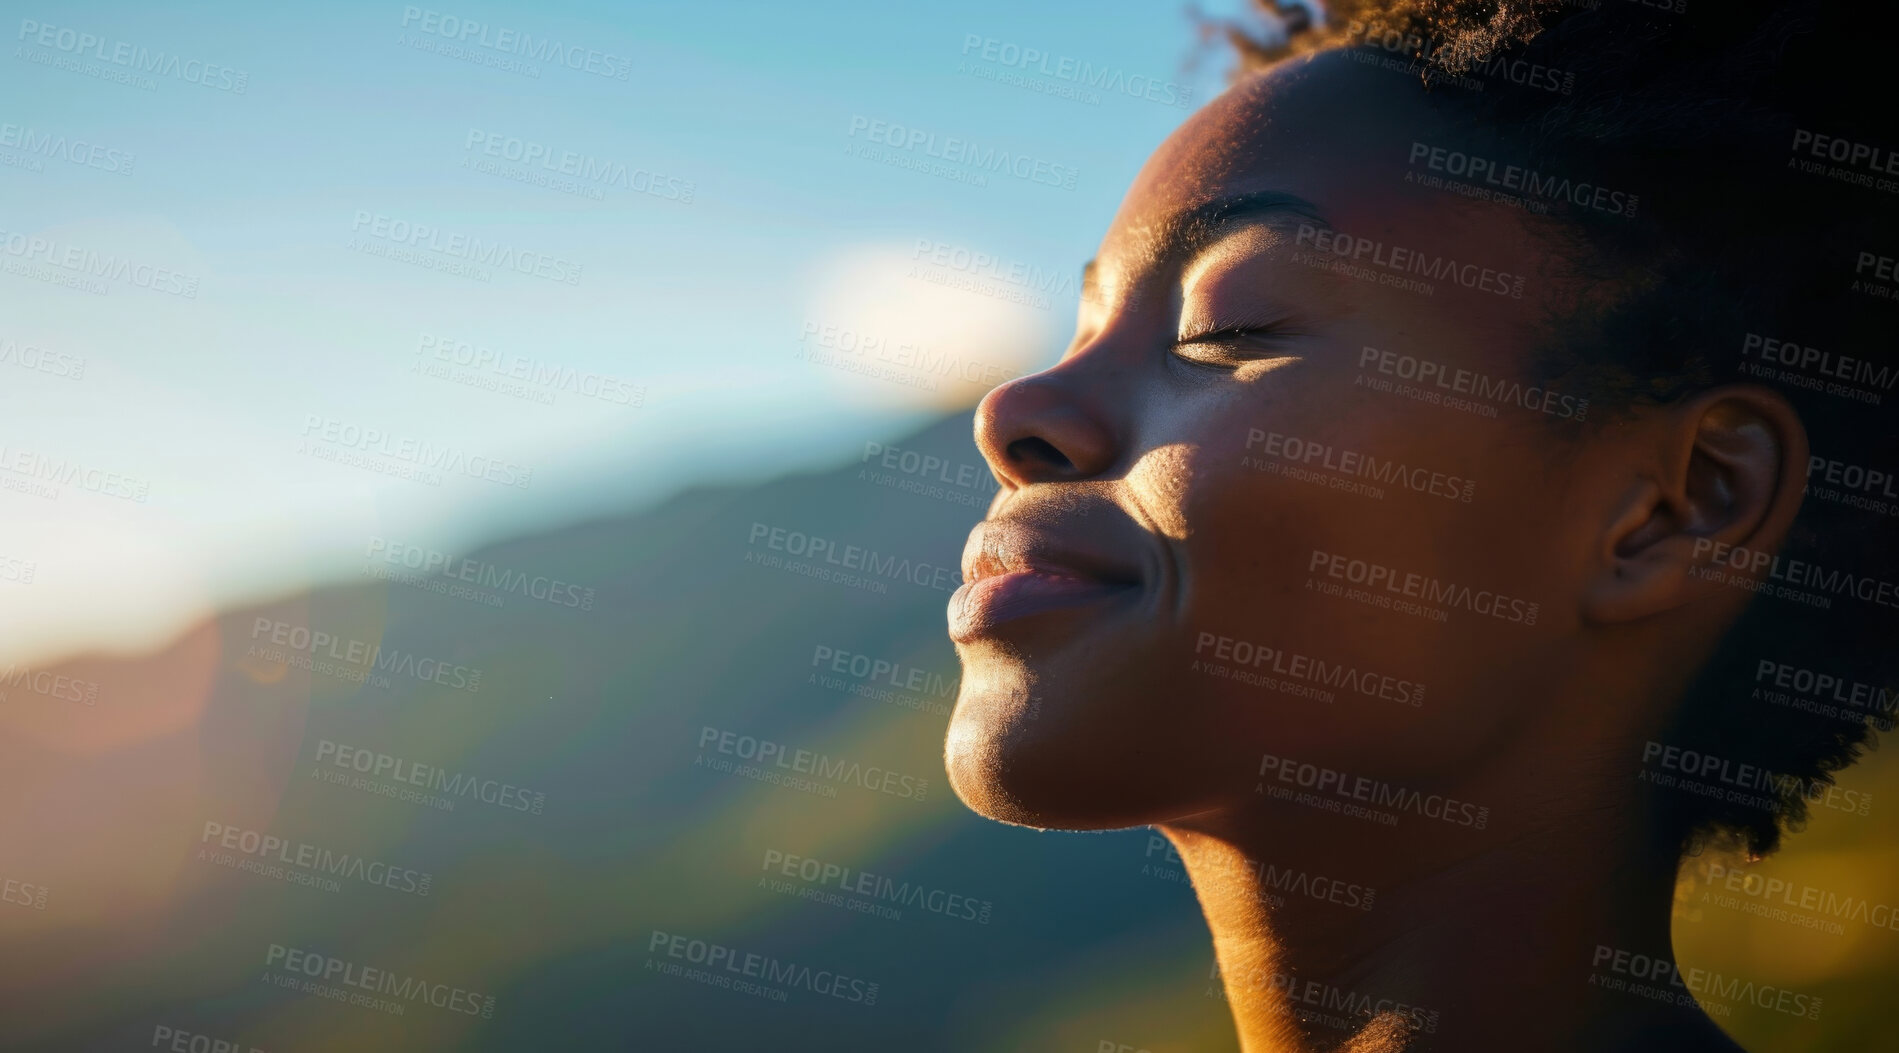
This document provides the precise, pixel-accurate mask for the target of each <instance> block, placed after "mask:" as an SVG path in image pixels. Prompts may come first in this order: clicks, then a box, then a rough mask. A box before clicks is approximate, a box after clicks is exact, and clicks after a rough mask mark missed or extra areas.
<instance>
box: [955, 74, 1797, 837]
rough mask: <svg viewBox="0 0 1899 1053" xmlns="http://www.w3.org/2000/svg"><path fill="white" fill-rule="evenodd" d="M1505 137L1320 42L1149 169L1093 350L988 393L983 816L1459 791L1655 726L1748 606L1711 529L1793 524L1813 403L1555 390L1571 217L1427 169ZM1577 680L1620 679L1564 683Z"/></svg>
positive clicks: (1109, 815)
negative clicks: (1558, 234)
mask: <svg viewBox="0 0 1899 1053" xmlns="http://www.w3.org/2000/svg"><path fill="white" fill-rule="evenodd" d="M1485 134H1486V133H1485V132H1483V130H1481V129H1473V128H1470V127H1460V126H1459V125H1457V124H1456V123H1455V122H1452V121H1449V120H1447V119H1445V118H1443V117H1442V116H1441V115H1440V114H1439V113H1438V112H1437V111H1436V110H1435V109H1434V108H1433V107H1432V106H1430V105H1429V103H1428V102H1427V101H1426V99H1425V96H1424V94H1423V93H1421V92H1419V91H1418V90H1417V89H1416V85H1415V83H1407V81H1406V78H1405V77H1403V76H1402V75H1400V74H1398V73H1395V72H1392V71H1389V70H1385V69H1381V68H1378V67H1375V66H1367V65H1362V64H1359V63H1355V62H1353V61H1351V60H1350V58H1349V56H1346V55H1343V54H1340V53H1322V54H1320V55H1318V56H1317V57H1315V58H1314V59H1312V60H1309V61H1295V62H1291V63H1286V64H1282V65H1281V66H1279V67H1276V68H1275V69H1273V70H1272V71H1270V72H1268V73H1266V74H1264V75H1260V76H1256V77H1254V78H1253V79H1251V80H1249V81H1246V82H1243V83H1241V84H1239V85H1237V86H1235V87H1234V88H1232V89H1231V90H1229V91H1228V92H1226V93H1225V94H1224V95H1223V96H1221V97H1219V98H1218V99H1215V100H1214V101H1212V102H1211V103H1210V104H1209V105H1207V106H1206V107H1205V108H1204V109H1203V110H1201V111H1200V112H1199V113H1197V114H1196V115H1194V116H1193V117H1192V118H1191V119H1190V120H1188V121H1187V122H1186V123H1185V124H1184V125H1183V126H1182V127H1181V128H1180V129H1179V130H1178V131H1177V132H1175V133H1174V134H1173V135H1172V136H1171V137H1170V138H1169V139H1168V140H1167V141H1166V142H1165V143H1164V144H1163V145H1162V146H1161V147H1160V148H1159V149H1158V150H1157V151H1156V152H1155V153H1154V155H1153V156H1152V158H1151V159H1150V160H1149V161H1148V162H1147V164H1146V166H1145V167H1144V168H1143V170H1142V171H1141V173H1140V174H1139V176H1138V178H1137V179H1136V181H1135V183H1134V185H1133V187H1132V189H1131V190H1130V192H1129V193H1128V195H1127V197H1126V199H1125V200H1124V202H1123V204H1122V205H1121V208H1120V210H1119V212H1118V214H1117V215H1116V216H1115V218H1114V221H1113V224H1112V226H1111V228H1110V229H1109V231H1108V233H1107V236H1106V237H1105V239H1104V240H1103V241H1102V243H1101V246H1100V248H1099V251H1098V254H1097V256H1096V258H1095V260H1094V261H1093V262H1092V263H1091V264H1090V266H1089V268H1088V271H1087V284H1088V290H1087V292H1086V294H1085V295H1084V297H1083V303H1082V306H1081V310H1080V318H1079V324H1078V329H1077V332H1076V334H1075V336H1074V339H1073V342H1072V343H1071V344H1070V346H1069V347H1068V349H1067V350H1066V352H1065V353H1064V355H1063V356H1062V358H1061V359H1060V361H1059V362H1058V363H1057V364H1056V365H1054V366H1053V367H1051V368H1049V369H1047V370H1045V371H1043V372H1041V373H1038V374H1035V375H1032V376H1028V377H1023V378H1020V379H1017V380H1015V381H1013V382H1011V383H1008V384H1006V385H1003V386H1001V387H999V388H997V389H995V390H993V391H992V392H990V394H989V395H988V397H987V398H986V399H984V401H983V403H982V404H981V406H980V408H979V410H978V412H977V416H976V437H977V442H978V445H979V447H980V448H981V451H982V453H983V455H984V457H985V458H986V459H987V460H988V462H989V464H990V466H991V467H992V469H993V471H994V472H995V473H996V474H997V476H998V478H999V479H1000V480H1001V481H1002V486H1001V489H1000V491H999V493H998V494H997V496H996V498H995V501H994V503H993V504H992V506H991V508H990V510H989V515H988V518H987V519H986V520H985V521H984V522H983V523H981V524H978V525H977V527H976V528H975V530H974V531H973V532H972V534H971V536H970V539H969V542H968V546H967V549H966V550H965V554H964V563H963V566H964V572H965V579H966V584H965V585H964V587H963V588H962V589H961V590H960V591H959V592H958V593H957V594H956V595H955V596H954V598H953V599H952V601H951V604H950V611H949V620H950V634H951V637H952V639H953V640H954V641H955V643H956V646H957V651H958V654H959V656H960V658H961V661H962V664H963V668H964V676H963V683H962V689H961V695H960V697H959V700H958V703H957V706H956V709H955V713H954V716H953V717H952V720H951V724H950V728H949V733H948V739H947V750H946V753H947V766H948V769H949V772H950V776H951V781H952V785H953V786H954V788H955V790H956V792H957V793H958V794H959V795H960V796H961V797H962V799H963V800H964V801H965V802H966V803H968V804H969V805H970V806H971V807H972V808H974V809H975V810H976V811H978V812H980V813H982V814H984V815H987V816H990V817H992V818H995V819H1000V820H1004V821H1007V822H1012V823H1020V824H1026V825H1033V826H1040V827H1062V828H1070V829H1107V828H1116V827H1125V826H1132V825H1145V824H1163V823H1171V822H1175V821H1177V820H1182V819H1184V818H1187V817H1192V816H1200V815H1208V814H1218V813H1219V812H1221V811H1222V810H1223V809H1227V808H1230V807H1234V806H1240V805H1247V806H1249V807H1250V806H1251V805H1250V804H1249V802H1257V801H1258V797H1257V795H1256V785H1257V784H1258V783H1259V782H1260V781H1261V778H1262V774H1264V776H1265V777H1267V778H1268V779H1270V778H1272V777H1273V776H1275V775H1277V774H1278V771H1279V770H1281V767H1280V766H1282V765H1290V766H1292V767H1291V768H1290V769H1287V770H1294V771H1298V770H1301V769H1303V770H1305V771H1322V770H1330V771H1332V772H1334V773H1340V772H1342V773H1349V774H1350V775H1364V776H1368V777H1375V778H1377V779H1380V780H1388V781H1391V782H1394V783H1401V784H1403V785H1406V786H1409V787H1413V788H1416V789H1418V790H1420V791H1421V792H1425V793H1430V792H1433V791H1438V792H1446V793H1450V791H1452V790H1455V789H1457V788H1458V787H1460V786H1464V785H1467V784H1470V783H1472V782H1473V781H1479V780H1484V779H1495V780H1496V781H1497V782H1499V783H1505V782H1509V781H1510V780H1511V779H1512V778H1515V779H1517V780H1518V781H1519V783H1522V782H1525V781H1529V780H1531V779H1532V778H1533V776H1531V775H1530V774H1529V773H1528V772H1526V771H1514V772H1511V771H1507V769H1511V768H1512V767H1513V766H1522V765H1528V764H1532V763H1534V764H1539V765H1542V764H1550V763H1552V761H1551V758H1552V757H1557V758H1561V757H1563V756H1564V751H1567V755H1568V757H1569V758H1570V760H1580V759H1582V758H1588V757H1591V756H1592V755H1594V754H1599V753H1603V752H1606V751H1608V750H1610V749H1611V748H1612V747H1611V746H1610V745H1608V743H1609V742H1610V741H1611V739H1612V737H1613V736H1615V735H1620V734H1626V733H1627V732H1628V731H1629V729H1630V728H1633V727H1638V726H1641V725H1642V723H1643V722H1644V721H1647V720H1651V719H1655V720H1658V719H1660V717H1661V715H1662V714H1661V712H1660V709H1661V707H1660V706H1659V705H1657V706H1655V707H1654V708H1655V710H1656V711H1655V712H1652V713H1645V712H1640V711H1637V709H1638V707H1641V706H1644V705H1650V704H1651V703H1653V702H1654V700H1655V699H1665V698H1666V697H1667V695H1668V693H1669V692H1670V691H1679V690H1680V689H1681V687H1682V682H1683V679H1684V678H1685V677H1686V676H1687V672H1685V671H1683V670H1692V668H1693V666H1694V665H1695V664H1696V661H1697V660H1698V659H1699V658H1703V657H1705V656H1706V654H1707V653H1708V652H1709V651H1710V649H1711V647H1712V642H1713V640H1714V639H1716V638H1717V637H1718V632H1714V631H1710V630H1709V625H1710V624H1713V623H1723V622H1725V621H1730V620H1732V619H1733V618H1734V617H1736V616H1738V612H1739V611H1740V609H1741V607H1742V605H1743V599H1742V596H1741V595H1739V594H1736V595H1734V596H1732V597H1728V596H1720V595H1709V594H1708V593H1707V592H1706V591H1705V590H1704V591H1696V590H1697V588H1698V586H1697V585H1696V584H1695V582H1694V581H1693V576H1692V575H1691V574H1687V573H1685V572H1684V570H1683V568H1685V567H1686V566H1687V565H1688V563H1689V562H1690V560H1689V559H1688V558H1687V554H1688V549H1689V547H1690V546H1691V545H1692V544H1694V543H1696V542H1695V540H1694V538H1695V537H1699V538H1703V539H1706V538H1715V539H1720V540H1722V541H1723V543H1734V544H1740V543H1746V542H1748V541H1750V540H1751V541H1754V542H1755V543H1758V544H1769V542H1771V540H1772V539H1773V538H1774V537H1776V536H1777V535H1778V533H1780V532H1783V531H1784V530H1785V528H1786V526H1787V523H1788V522H1789V520H1790V516H1791V515H1792V510H1791V508H1788V507H1787V503H1786V502H1785V501H1784V500H1782V499H1781V498H1779V497H1777V496H1776V494H1777V493H1781V492H1783V491H1784V488H1785V487H1786V485H1787V483H1788V482H1789V481H1790V480H1794V488H1795V489H1796V490H1797V489H1798V482H1797V479H1798V474H1797V473H1798V472H1800V471H1802V470H1804V461H1805V452H1804V449H1803V448H1799V444H1800V443H1801V442H1802V441H1803V440H1802V439H1801V437H1800V429H1799V426H1798V422H1797V418H1792V417H1791V411H1790V410H1786V408H1785V407H1784V405H1781V404H1778V403H1777V402H1776V400H1775V398H1774V397H1773V396H1772V393H1764V394H1763V393H1748V392H1741V393H1740V394H1739V395H1738V396H1734V397H1731V398H1728V399H1727V401H1728V403H1729V405H1726V406H1722V405H1715V404H1713V403H1711V402H1707V401H1703V402H1701V403H1698V404H1695V405H1691V406H1687V407H1678V408H1675V409H1672V410H1669V411H1667V412H1657V413H1655V414H1651V415H1649V416H1647V417H1644V418H1642V420H1641V421H1639V422H1638V423H1637V425H1636V426H1632V427H1629V428H1626V429H1593V430H1591V425H1592V424H1593V423H1594V421H1595V419H1596V418H1595V417H1593V416H1592V415H1591V409H1590V407H1589V406H1588V405H1587V403H1586V401H1585V400H1583V399H1581V398H1579V397H1576V396H1574V395H1573V394H1572V393H1570V392H1566V391H1564V390H1563V388H1562V386H1561V384H1560V382H1549V383H1545V382H1543V381H1541V380H1539V379H1538V378H1537V377H1536V376H1535V375H1534V370H1533V364H1532V361H1531V352H1532V349H1533V348H1535V347H1536V346H1537V345H1538V343H1539V342H1540V341H1543V340H1546V339H1547V333H1546V328H1547V326H1548V322H1549V319H1550V317H1552V313H1553V311H1554V310H1555V307H1554V306H1553V305H1554V304H1556V303H1558V302H1568V299H1569V298H1571V297H1573V296H1574V295H1575V294H1576V292H1577V290H1578V289H1579V288H1585V286H1583V285H1581V284H1580V283H1581V282H1582V279H1581V278H1579V277H1577V276H1576V275H1573V274H1571V273H1569V272H1568V271H1567V270H1566V269H1565V267H1564V266H1563V265H1562V263H1561V261H1560V259H1559V254H1556V253H1553V252H1552V249H1551V241H1550V237H1549V233H1548V231H1547V230H1546V229H1543V228H1539V227H1538V226H1537V224H1538V223H1539V222H1545V221H1542V220H1539V218H1538V217H1536V216H1534V215H1532V214H1529V213H1527V212H1525V211H1524V210H1521V209H1513V208H1508V207H1504V206H1501V205H1498V204H1497V203H1495V202H1479V201H1472V200H1468V199H1465V198H1461V197H1459V196H1457V195H1455V194H1452V193H1449V192H1447V191H1446V190H1444V189H1442V188H1441V185H1434V182H1435V181H1433V180H1431V179H1429V178H1426V177H1429V176H1431V175H1433V174H1434V170H1433V167H1432V161H1433V155H1432V154H1431V153H1430V151H1432V150H1436V151H1439V153H1438V154H1437V155H1436V157H1437V159H1438V160H1439V161H1440V162H1441V160H1442V158H1444V157H1446V156H1449V155H1451V154H1455V153H1464V154H1466V155H1468V156H1486V155H1489V156H1495V155H1497V153H1498V152H1499V151H1498V150H1497V149H1496V148H1495V147H1494V144H1491V143H1487V142H1485V141H1484V140H1483V139H1482V138H1481V137H1482V136H1483V135H1485ZM1724 420H1725V421H1727V422H1728V423H1726V424H1723V423H1722V422H1723V421H1724ZM1763 422H1765V423H1764V424H1763ZM1691 535H1693V536H1692V537H1691ZM1691 593H1692V594H1693V595H1694V596H1695V597H1697V599H1698V600H1705V601H1706V602H1697V603H1695V604H1693V605H1692V606H1693V609H1694V611H1695V612H1696V613H1694V614H1693V615H1692V616H1689V615H1686V614H1683V613H1681V612H1682V610H1683V609H1684V604H1686V603H1687V598H1688V597H1689V596H1690V594H1691ZM1631 626H1633V628H1631ZM1610 656H1614V657H1615V658H1616V659H1617V660H1616V661H1609V660H1607V658H1608V657H1610ZM1671 670H1675V671H1682V672H1670V671H1671ZM1584 682H1586V683H1587V684H1588V687H1589V690H1590V693H1592V694H1593V695H1594V696H1595V697H1596V698H1598V699H1603V698H1607V699H1619V700H1620V701H1617V702H1613V703H1607V704H1598V705H1592V706H1582V705H1574V704H1570V703H1568V702H1566V701H1563V700H1561V699H1558V698H1557V697H1556V696H1557V694H1558V692H1556V691H1554V690H1553V689H1552V685H1553V684H1557V683H1568V684H1572V685H1574V684H1578V683H1584ZM1618 757H1619V755H1618ZM1556 763H1557V764H1558V766H1559V767H1560V766H1562V765H1563V764H1564V763H1565V762H1563V761H1561V760H1560V759H1559V760H1558V761H1557V762H1556ZM1297 781H1298V780H1296V779H1295V780H1294V782H1295V783H1296V782H1297ZM1450 795H1451V796H1456V795H1455V794H1454V793H1451V794H1450ZM1464 799H1466V800H1468V799H1470V798H1469V797H1466V798H1464Z"/></svg>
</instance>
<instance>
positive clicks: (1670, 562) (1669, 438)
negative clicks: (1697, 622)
mask: <svg viewBox="0 0 1899 1053" xmlns="http://www.w3.org/2000/svg"><path fill="white" fill-rule="evenodd" d="M1638 426H1644V427H1652V430H1653V433H1654V439H1655V441H1654V442H1653V443H1652V444H1651V443H1638V444H1636V445H1634V446H1633V447H1631V449H1632V450H1634V451H1637V454H1638V456H1642V457H1643V459H1644V460H1646V462H1647V463H1646V464H1632V465H1631V468H1633V469H1635V471H1634V472H1633V473H1632V474H1633V476H1634V477H1633V478H1632V479H1631V480H1630V482H1629V485H1628V486H1627V487H1626V489H1625V492H1624V494H1623V495H1622V497H1621V498H1620V502H1619V505H1618V507H1617V508H1616V509H1615V510H1614V511H1613V513H1612V514H1611V515H1610V516H1609V517H1608V520H1609V522H1608V529H1607V530H1606V531H1605V532H1604V534H1603V538H1602V541H1603V546H1602V555H1603V561H1602V564H1601V566H1600V572H1599V573H1598V575H1597V578H1596V580H1595V581H1593V582H1591V583H1590V584H1589V586H1588V587H1587V589H1586V590H1585V592H1584V596H1583V610H1582V615H1583V618H1584V619H1585V620H1586V621H1589V622H1594V623H1598V624H1610V623H1616V622H1627V621H1634V620H1637V619H1640V618H1645V617H1648V616H1650V615H1654V614H1660V613H1662V612H1664V611H1668V610H1672V609H1674V608H1676V607H1680V606H1682V605H1684V604H1687V603H1691V602H1694V601H1696V600H1699V599H1703V598H1707V597H1710V596H1716V595H1724V594H1727V593H1728V592H1729V590H1730V586H1729V585H1727V584H1724V579H1723V578H1720V577H1714V578H1711V577H1710V576H1708V575H1706V574H1705V573H1702V572H1701V571H1702V568H1705V567H1707V566H1708V565H1709V563H1710V559H1709V554H1710V553H1711V552H1712V551H1715V550H1716V548H1717V547H1720V549H1721V550H1722V551H1726V550H1728V549H1736V548H1738V549H1747V550H1752V551H1759V552H1774V551H1777V550H1778V549H1779V548H1780V545H1781V542H1782V541H1783V540H1785V538H1786V536H1787V530H1788V529H1789V528H1790V527H1791V526H1792V524H1793V520H1794V516H1795V515H1796V514H1797V513H1798V512H1799V510H1800V501H1801V496H1802V493H1803V491H1804V489H1805V485H1806V471H1807V438H1806V429H1805V428H1804V427H1803V426H1802V425H1801V423H1800V417H1799V415H1798V414H1797V413H1795V412H1794V409H1793V407H1792V406H1790V405H1788V403H1787V400H1786V399H1784V398H1782V397H1781V396H1780V394H1779V393H1777V392H1774V391H1771V390H1769V389H1766V388H1761V387H1756V386H1753V385H1735V386H1727V387H1721V388H1715V389H1712V390H1709V391H1705V392H1702V393H1701V394H1699V395H1697V396H1695V397H1693V398H1690V399H1686V400H1683V401H1682V402H1680V403H1676V404H1674V405H1671V406H1666V407H1661V408H1660V409H1658V410H1657V411H1656V413H1655V414H1654V415H1653V416H1652V417H1650V418H1648V420H1647V421H1646V422H1645V423H1644V424H1643V425H1638ZM1734 595H1735V596H1736V597H1737V598H1738V597H1741V596H1744V595H1746V594H1745V593H1742V592H1739V591H1738V590H1736V591H1735V592H1734Z"/></svg>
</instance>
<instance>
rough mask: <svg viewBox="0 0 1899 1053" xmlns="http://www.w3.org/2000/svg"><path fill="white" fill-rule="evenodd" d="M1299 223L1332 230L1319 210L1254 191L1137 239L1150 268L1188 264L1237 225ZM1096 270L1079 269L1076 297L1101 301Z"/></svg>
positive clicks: (1177, 217) (1276, 193)
mask: <svg viewBox="0 0 1899 1053" xmlns="http://www.w3.org/2000/svg"><path fill="white" fill-rule="evenodd" d="M1286 219H1303V220H1305V221H1307V222H1309V223H1311V224H1313V225H1314V226H1319V227H1324V228H1327V229H1330V228H1331V226H1332V225H1331V223H1329V222H1327V220H1326V218H1325V214H1324V213H1322V212H1321V211H1320V210H1319V206H1317V205H1315V204H1313V203H1312V202H1310V201H1307V200H1306V199H1305V198H1302V197H1299V196H1298V195H1296V194H1289V193H1286V192H1285V191H1283V190H1259V191H1254V192H1253V193H1249V194H1234V195H1231V196H1228V197H1220V198H1214V199H1213V200H1212V201H1207V202H1204V203H1202V204H1198V205H1195V206H1193V207H1192V208H1188V209H1183V210H1182V211H1179V212H1175V213H1173V214H1172V215H1169V216H1168V217H1167V218H1165V219H1163V220H1161V221H1160V222H1159V223H1156V224H1153V225H1152V227H1151V228H1150V231H1149V232H1148V233H1146V234H1144V235H1140V239H1141V240H1140V242H1139V244H1140V248H1139V249H1138V250H1137V253H1138V255H1139V256H1141V257H1143V258H1144V259H1145V260H1146V262H1147V263H1148V264H1149V265H1150V266H1153V265H1158V264H1163V263H1181V262H1185V261H1187V260H1190V259H1192V258H1193V257H1194V256H1196V255H1199V254H1200V253H1201V252H1204V251H1206V249H1207V247H1208V246H1209V245H1211V244H1213V242H1215V241H1217V240H1218V239H1219V238H1220V236H1221V235H1223V234H1225V233H1227V232H1228V231H1229V230H1230V229H1231V228H1233V227H1234V226H1237V225H1239V224H1242V223H1252V222H1260V221H1273V220H1286ZM1097 274H1098V268H1097V267H1096V266H1095V261H1094V260H1089V261H1088V262H1087V263H1086V264H1083V265H1082V268H1081V295H1082V296H1083V297H1084V298H1087V299H1095V298H1098V297H1099V296H1100V288H1099V281H1098V278H1097Z"/></svg>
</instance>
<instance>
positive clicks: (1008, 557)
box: [963, 519, 1141, 585]
mask: <svg viewBox="0 0 1899 1053" xmlns="http://www.w3.org/2000/svg"><path fill="white" fill-rule="evenodd" d="M1021 571H1037V572H1040V573H1043V574H1053V575H1058V576H1061V577H1067V578H1087V579H1091V580H1094V581H1100V582H1103V583H1105V584H1111V585H1133V584H1137V583H1139V582H1140V580H1141V575H1140V573H1139V571H1137V570H1135V569H1133V568H1131V567H1129V566H1128V564H1127V562H1126V561H1125V560H1123V559H1120V558H1117V557H1116V556H1115V555H1114V554H1113V553H1109V552H1104V551H1101V550H1099V549H1097V548H1091V547H1089V546H1088V545H1087V544H1086V543H1085V542H1082V541H1079V540H1076V539H1068V538H1057V537H1055V536H1054V535H1052V534H1050V533H1048V532H1047V531H1044V530H1041V529H1038V528H1036V527H1033V526H1030V525H1028V524H1026V523H1023V522H1020V521H1016V520H1008V519H985V520H983V521H982V522H980V523H977V524H976V527H975V529H974V530H971V531H970V532H969V541H968V542H967V543H966V544H965V545H964V546H963V580H964V581H966V582H968V581H981V580H982V579H984V578H989V577H994V576H996V575H998V574H1010V573H1017V572H1021Z"/></svg>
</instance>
